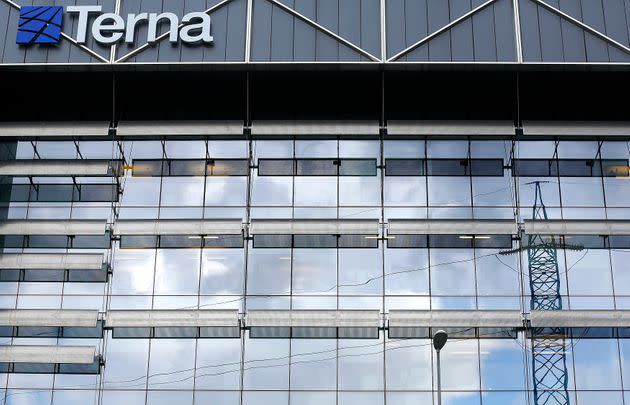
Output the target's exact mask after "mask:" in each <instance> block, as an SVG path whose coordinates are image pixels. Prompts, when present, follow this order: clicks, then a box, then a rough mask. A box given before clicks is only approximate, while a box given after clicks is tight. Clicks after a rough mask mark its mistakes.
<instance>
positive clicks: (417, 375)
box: [385, 339, 433, 391]
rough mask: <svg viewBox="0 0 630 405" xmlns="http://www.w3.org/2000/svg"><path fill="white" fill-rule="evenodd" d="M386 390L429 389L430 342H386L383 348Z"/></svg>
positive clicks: (421, 340)
mask: <svg viewBox="0 0 630 405" xmlns="http://www.w3.org/2000/svg"><path fill="white" fill-rule="evenodd" d="M385 350H386V363H385V370H386V372H387V389H389V390H405V391H412V390H425V391H426V390H430V389H431V379H432V372H431V351H432V350H433V348H432V346H431V340H429V339H410V340H400V341H392V340H390V341H388V342H387V343H386V346H385Z"/></svg>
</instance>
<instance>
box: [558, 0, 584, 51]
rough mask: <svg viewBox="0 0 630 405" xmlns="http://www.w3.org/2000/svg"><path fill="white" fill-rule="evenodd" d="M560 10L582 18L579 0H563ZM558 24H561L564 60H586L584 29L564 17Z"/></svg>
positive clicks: (579, 18)
mask: <svg viewBox="0 0 630 405" xmlns="http://www.w3.org/2000/svg"><path fill="white" fill-rule="evenodd" d="M560 10H562V11H563V12H564V13H566V14H568V15H570V16H573V17H574V18H576V19H578V20H581V19H582V5H581V4H580V0H563V2H562V4H561V7H560ZM560 24H561V26H562V45H563V52H564V60H565V61H566V62H584V61H586V45H585V42H584V31H583V30H582V29H581V28H580V27H577V26H576V25H575V24H573V23H571V22H569V21H566V20H564V19H563V20H562V21H561V22H560Z"/></svg>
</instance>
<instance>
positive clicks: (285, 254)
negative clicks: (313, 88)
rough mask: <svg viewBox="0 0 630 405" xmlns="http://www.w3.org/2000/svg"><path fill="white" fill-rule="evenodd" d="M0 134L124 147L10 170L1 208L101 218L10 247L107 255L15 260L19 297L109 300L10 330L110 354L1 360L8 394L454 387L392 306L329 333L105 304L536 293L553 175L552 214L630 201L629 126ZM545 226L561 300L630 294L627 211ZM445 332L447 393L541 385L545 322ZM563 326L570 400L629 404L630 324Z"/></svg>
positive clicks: (396, 403)
mask: <svg viewBox="0 0 630 405" xmlns="http://www.w3.org/2000/svg"><path fill="white" fill-rule="evenodd" d="M2 148H3V150H2V153H3V154H4V158H3V160H5V161H6V162H9V163H14V162H24V161H34V160H40V161H41V162H42V163H44V164H47V163H51V162H50V161H51V160H59V159H64V160H72V161H77V162H82V163H89V162H92V161H101V162H102V161H104V162H108V165H109V168H108V170H106V171H105V172H103V174H102V175H94V174H93V173H88V174H85V173H83V172H81V173H79V172H74V173H67V174H65V175H58V174H56V173H55V174H54V175H51V174H50V173H46V172H45V171H43V172H40V173H36V174H33V175H25V176H15V175H12V176H2V177H0V180H1V183H2V184H1V187H2V189H1V192H0V196H1V197H2V201H3V202H2V204H3V206H2V217H3V219H4V221H3V223H8V224H9V223H16V221H20V220H26V221H27V222H28V221H35V220H46V221H53V222H54V221H58V222H56V223H73V221H83V220H91V221H94V222H99V221H100V222H102V223H103V224H104V231H103V232H102V234H94V233H91V234H82V233H81V232H73V231H71V230H68V231H67V232H65V233H64V231H63V230H59V229H57V230H56V231H54V232H46V233H45V234H37V233H36V232H21V231H20V230H19V229H18V231H10V230H9V231H3V234H2V235H3V236H2V242H3V252H2V253H3V255H9V254H22V255H24V254H67V255H78V254H94V255H101V257H102V258H103V262H102V266H101V268H93V267H94V266H92V268H70V267H68V266H60V267H59V268H50V267H54V266H45V265H42V267H43V268H37V267H36V266H26V267H25V265H17V266H13V267H9V266H7V268H1V269H0V305H1V308H2V309H18V310H26V309H63V310H77V309H78V310H96V311H98V312H99V313H100V316H99V322H98V324H97V327H96V328H81V327H74V328H72V327H67V326H59V327H54V328H53V327H42V326H39V327H33V326H31V327H24V326H20V325H15V326H12V327H5V326H0V332H1V333H0V334H1V335H2V337H0V341H1V342H2V344H3V345H5V346H6V345H61V346H74V345H79V346H85V345H89V346H95V347H96V353H97V356H98V357H99V358H98V359H97V360H95V362H96V363H95V364H94V365H87V366H86V365H80V366H78V365H72V364H64V363H63V362H59V363H55V364H41V363H29V362H27V363H19V362H6V363H1V366H2V369H1V370H0V371H2V372H3V373H1V374H0V382H1V384H0V387H1V391H2V392H1V395H0V398H1V401H3V402H2V403H3V404H6V405H9V404H11V405H18V404H33V405H34V404H37V405H40V404H47V405H61V404H63V405H67V404H81V405H86V404H94V405H96V404H99V405H114V404H116V405H117V404H119V403H124V404H125V405H127V404H128V405H136V404H142V405H162V404H178V405H179V404H181V405H201V404H222V405H223V404H225V405H237V404H238V405H258V404H268V405H280V404H282V405H295V404H298V405H311V404H317V405H333V404H334V405H350V404H355V403H357V402H361V403H363V404H365V405H386V404H393V405H407V404H431V403H436V400H435V397H436V395H435V394H436V388H437V385H436V384H437V381H436V377H437V365H436V353H435V351H434V350H433V348H432V346H431V339H430V333H429V331H428V330H427V331H426V333H421V334H419V335H418V336H417V337H412V338H401V337H393V336H390V332H391V331H390V330H389V328H388V327H387V322H386V320H385V321H384V322H383V323H382V325H381V327H379V330H378V331H377V333H368V334H367V335H361V336H359V335H354V334H353V333H350V332H347V331H346V332H344V331H343V330H342V329H343V328H339V329H338V330H336V331H332V332H330V331H324V330H322V331H321V333H320V335H317V336H316V334H313V333H310V332H309V333H305V332H304V331H300V329H299V328H295V327H294V328H291V330H288V329H287V330H281V329H279V328H260V329H256V328H253V327H252V328H250V327H248V325H247V324H246V322H245V323H242V325H241V326H244V327H242V328H241V331H240V333H237V336H238V337H236V336H233V335H230V336H219V337H217V335H216V333H218V332H216V331H212V330H209V329H204V328H203V327H200V328H197V327H177V325H173V326H172V327H164V326H160V327H137V328H136V327H134V328H131V327H129V328H110V327H108V326H107V313H108V312H109V311H114V310H206V309H213V310H214V309H230V310H232V309H233V310H238V312H239V313H240V314H247V313H248V312H249V311H255V310H291V311H294V310H315V309H317V310H375V311H378V312H379V313H381V314H383V315H382V316H384V317H385V319H386V315H387V314H389V312H390V311H392V310H431V311H439V310H514V311H520V312H522V313H524V314H529V312H530V308H531V303H530V302H531V298H532V291H531V290H530V275H529V269H530V267H531V266H530V263H529V260H531V257H529V256H528V250H531V248H532V247H531V246H529V247H528V246H527V240H528V238H527V235H526V234H525V233H523V232H527V226H525V227H523V224H526V223H527V222H528V221H530V220H532V219H533V218H534V207H535V205H536V204H537V201H536V187H537V185H538V186H539V188H540V190H541V193H542V200H543V201H544V204H545V206H546V213H547V215H548V218H549V219H550V220H560V221H572V220H592V221H595V222H605V221H622V222H623V220H626V219H628V218H630V182H628V169H629V168H628V166H629V160H630V146H629V144H628V143H627V142H615V141H574V140H570V141H569V140H567V141H551V140H540V141H528V140H477V139H474V138H470V139H465V138H461V137H460V138H459V139H457V140H455V139H453V140H439V139H433V138H429V139H420V137H418V139H412V140H395V139H393V140H389V139H388V138H387V136H380V137H379V138H377V139H373V140H350V139H344V140H330V139H310V140H286V139H285V140H281V139H277V140H258V139H254V140H214V139H207V140H202V139H198V140H173V139H171V138H168V139H166V140H118V141H112V140H109V141H105V140H103V141H88V140H77V141H45V140H38V141H32V142H30V141H18V142H12V143H5V144H3V145H2ZM3 163H5V162H3ZM1 170H2V168H1V167H0V171H1ZM71 170H72V169H71V168H69V169H68V171H71ZM133 220H146V221H148V222H158V221H162V220H164V221H167V220H172V221H176V220H193V222H201V221H204V220H208V221H212V220H221V221H230V220H231V221H234V222H236V223H239V224H241V229H242V230H241V233H240V234H236V233H233V232H219V231H216V233H214V232H205V231H203V232H202V231H199V232H197V231H190V232H188V233H186V232H183V233H182V232H176V233H175V232H173V233H171V234H169V233H160V232H153V233H147V232H138V233H135V234H134V233H121V232H118V231H117V230H116V226H117V224H118V223H119V222H120V223H123V222H125V221H133ZM262 220H276V221H278V222H279V223H287V222H291V221H301V220H304V221H305V222H306V223H309V221H314V220H320V221H318V223H322V222H323V223H335V221H346V220H372V221H374V223H375V224H378V226H377V228H376V231H368V230H364V229H358V228H357V229H358V230H356V231H347V232H346V231H343V232H325V231H319V232H318V231H317V230H315V229H310V230H309V229H307V231H296V232H289V231H284V232H276V231H274V232H271V231H265V229H264V228H262V227H261V230H260V231H258V232H253V228H252V224H254V223H256V221H262ZM322 220H323V221H322ZM393 220H399V221H409V222H414V221H415V222H416V223H417V222H420V223H422V222H423V221H425V222H426V221H435V223H440V222H441V221H442V222H445V221H451V223H455V225H454V226H453V227H452V229H451V231H447V232H444V231H439V232H437V231H436V232H434V231H430V230H429V231H423V232H419V231H418V232H415V233H414V232H406V233H392V232H391V231H390V230H389V225H390V221H393ZM64 221H65V222H64ZM453 221H454V222H453ZM458 221H459V222H460V223H463V222H465V221H478V222H479V223H483V222H484V221H503V223H509V222H512V223H513V224H514V229H519V231H515V232H505V231H499V230H497V231H495V232H483V233H478V232H472V233H462V232H460V230H459V229H458V226H457V223H458ZM312 223H314V222H312ZM42 229H43V228H42ZM523 229H525V231H523ZM11 232H17V233H11ZM84 233H85V232H84ZM544 237H545V238H548V240H553V241H555V242H553V243H554V245H553V246H552V247H553V250H554V251H555V252H556V254H557V262H558V281H559V291H558V295H559V297H560V302H561V308H562V309H563V310H630V270H629V269H628V265H627V263H628V262H627V261H626V260H629V259H630V227H628V232H627V233H625V234H624V232H623V230H622V231H614V232H609V233H606V234H601V233H593V234H588V233H585V232H579V233H574V234H571V233H558V234H554V235H544ZM103 321H104V322H103ZM445 326H448V325H445ZM550 326H552V325H550ZM448 332H449V341H448V343H447V345H446V346H445V348H444V349H443V350H442V353H441V356H442V357H441V370H442V371H441V373H442V389H443V392H444V394H443V403H444V404H448V405H464V404H465V405H495V404H497V405H498V404H501V405H503V404H534V402H535V399H534V398H535V394H534V376H533V375H532V374H533V372H534V371H533V359H532V344H533V342H534V340H536V335H535V333H534V332H533V330H532V328H530V327H528V326H527V325H525V327H523V328H483V327H472V328H466V327H460V328H458V327H453V328H450V329H449V330H448ZM558 339H562V341H563V344H564V354H565V356H564V361H565V364H566V378H567V385H566V392H567V395H568V397H569V400H570V403H571V404H580V405H582V404H584V405H586V404H593V403H610V404H623V403H629V404H630V391H625V389H626V388H627V387H628V386H629V385H630V325H629V327H628V328H623V327H591V328H584V327H581V328H578V327H572V328H564V329H563V331H562V337H561V338H560V337H558ZM624 401H626V402H624ZM550 403H551V402H550Z"/></svg>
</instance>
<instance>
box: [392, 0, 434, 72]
mask: <svg viewBox="0 0 630 405" xmlns="http://www.w3.org/2000/svg"><path fill="white" fill-rule="evenodd" d="M427 1H428V0H405V4H404V7H405V10H404V13H405V17H404V20H405V26H404V33H403V35H405V37H406V43H405V46H404V47H403V48H406V47H408V46H411V45H413V44H414V43H416V42H417V41H419V40H421V39H423V38H425V37H426V36H427V35H429V34H431V33H432V32H433V31H429V22H428V20H427V18H428V14H427V7H428V5H427ZM392 25H393V26H397V25H399V23H396V22H394V23H393V24H392ZM388 29H390V30H391V28H388ZM403 48H401V49H398V50H397V51H396V52H395V53H392V52H390V55H389V56H394V55H395V54H396V53H397V52H398V51H402V50H403ZM401 60H403V61H405V60H406V61H427V60H429V47H428V45H426V44H425V45H423V46H421V47H420V48H418V49H416V50H415V51H413V52H412V53H410V54H409V55H407V56H405V57H403V58H401Z"/></svg>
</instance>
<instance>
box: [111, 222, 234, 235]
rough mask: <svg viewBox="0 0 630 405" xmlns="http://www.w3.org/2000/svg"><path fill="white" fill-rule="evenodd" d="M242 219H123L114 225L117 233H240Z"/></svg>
mask: <svg viewBox="0 0 630 405" xmlns="http://www.w3.org/2000/svg"><path fill="white" fill-rule="evenodd" d="M242 228H243V224H242V220H241V219H216V220H198V219H181V220H180V219H160V220H142V219H121V220H119V221H117V222H116V224H115V225H114V233H115V234H116V235H238V234H241V232H242Z"/></svg>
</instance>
